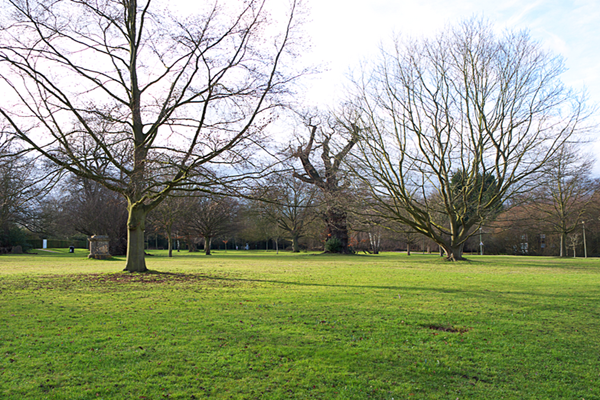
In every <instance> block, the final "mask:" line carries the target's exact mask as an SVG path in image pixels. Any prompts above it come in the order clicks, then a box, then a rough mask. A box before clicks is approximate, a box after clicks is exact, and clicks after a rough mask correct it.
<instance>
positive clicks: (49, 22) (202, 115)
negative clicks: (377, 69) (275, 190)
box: [0, 0, 297, 272]
mask: <svg viewBox="0 0 600 400" xmlns="http://www.w3.org/2000/svg"><path fill="white" fill-rule="evenodd" d="M170 5H172V3H170ZM3 7H4V9H5V10H6V13H5V14H3V15H4V16H5V19H4V20H3V23H2V24H3V25H2V29H1V30H0V77H1V81H0V82H1V86H2V90H3V92H4V93H5V96H4V98H3V100H2V102H1V103H0V116H1V117H3V119H4V120H5V122H6V123H7V124H8V125H9V126H10V130H11V132H12V134H13V135H14V136H16V137H18V138H19V139H21V141H22V142H23V143H24V144H25V145H26V146H27V147H28V148H29V149H32V150H33V151H35V152H37V153H39V154H42V155H44V156H45V157H46V158H47V159H49V160H51V161H52V162H54V163H55V164H57V165H59V166H61V167H62V168H64V169H66V170H68V171H70V172H72V173H74V174H76V175H78V176H80V177H83V178H86V179H91V180H94V181H96V182H99V183H101V184H102V185H104V186H105V187H107V188H109V189H111V190H113V191H115V192H117V193H120V194H121V195H123V196H124V197H125V198H126V199H127V204H128V206H127V207H128V212H129V218H128V223H127V224H128V246H127V264H126V268H125V270H126V271H130V272H143V271H145V270H146V264H145V260H144V229H145V221H146V215H147V214H148V212H149V211H150V210H152V209H153V208H155V207H156V206H157V205H158V204H160V203H161V202H162V201H163V200H164V199H165V198H166V196H167V195H168V194H169V192H171V191H172V190H174V189H176V188H178V187H180V186H183V185H185V186H186V187H194V190H196V189H198V187H200V188H204V190H209V191H210V190H213V189H214V187H215V185H222V184H225V183H227V182H231V181H236V180H237V179H239V178H240V173H247V171H249V170H250V169H251V168H250V167H249V166H248V165H245V166H244V169H240V170H236V169H235V168H233V167H231V165H232V163H237V162H239V163H244V162H247V157H248V155H249V154H250V153H251V152H253V151H254V150H253V149H254V148H255V146H256V145H257V143H258V142H259V141H260V137H261V130H262V128H263V127H264V126H265V125H266V124H267V123H268V122H269V121H270V119H271V117H272V115H271V113H270V112H269V111H270V110H271V109H272V107H275V106H276V105H278V104H280V102H281V98H280V95H281V94H282V93H283V92H284V91H285V90H286V88H287V87H288V83H289V82H290V80H291V79H292V78H293V74H292V73H291V72H290V69H289V68H287V69H286V70H285V71H287V72H286V73H285V74H284V73H282V71H284V69H283V68H282V63H283V62H284V61H283V58H285V57H286V56H287V55H288V53H287V50H288V49H289V48H290V44H291V42H292V41H294V38H293V37H292V36H291V34H292V32H294V25H295V21H296V20H295V14H296V13H297V10H296V2H295V1H292V2H291V8H290V12H289V13H288V14H287V16H286V18H271V17H270V15H269V13H267V9H266V7H267V6H266V1H265V0H248V1H243V2H241V1H240V2H235V1H225V0H224V1H222V2H219V1H215V2H211V3H210V4H205V3H201V4H197V5H196V7H198V8H199V9H201V10H202V12H201V13H200V14H199V15H191V16H187V17H185V18H184V17H179V16H177V15H173V14H171V13H169V12H168V10H167V3H165V2H160V1H158V0H156V1H152V0H139V1H138V0H89V1H78V0H55V1H46V0H5V1H4V2H3ZM277 32H278V33H277ZM98 159H101V160H104V161H105V163H106V164H107V165H108V168H106V169H104V170H102V171H98V170H97V169H96V168H95V167H94V166H95V163H94V160H98ZM223 164H226V165H227V168H225V172H223V173H221V174H219V171H220V170H221V169H218V168H216V167H215V166H218V165H223ZM238 171H242V172H238Z"/></svg>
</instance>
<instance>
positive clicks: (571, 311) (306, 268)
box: [0, 250, 600, 400]
mask: <svg viewBox="0 0 600 400" xmlns="http://www.w3.org/2000/svg"><path fill="white" fill-rule="evenodd" d="M57 251H59V252H58V253H44V254H42V252H41V251H38V253H39V254H38V255H10V256H1V257H0V355H1V358H0V398H1V399H19V400H20V399H155V400H158V399H164V398H170V399H171V398H172V399H205V398H217V399H303V398H316V399H452V400H454V399H457V398H458V399H502V398H504V399H586V400H589V399H600V260H598V259H585V260H584V259H576V260H574V259H565V260H559V259H553V258H537V257H493V256H489V257H488V256H483V257H479V256H472V257H470V258H471V261H470V262H463V263H447V262H443V261H441V260H440V259H439V257H437V256H435V255H420V254H413V255H412V256H410V257H408V256H406V255H405V254H383V255H355V256H336V255H318V254H300V255H292V254H289V253H280V254H279V255H275V254H274V253H264V252H242V251H239V252H236V251H229V252H227V253H223V252H217V253H216V254H215V255H213V256H211V257H207V256H204V255H202V254H197V253H196V254H189V253H183V252H181V253H176V255H175V257H174V258H172V259H169V258H167V257H165V253H164V252H155V256H154V257H148V258H147V264H148V267H149V268H150V269H151V270H153V272H152V273H150V274H143V275H130V274H126V273H122V272H120V271H121V270H122V269H123V267H124V262H123V259H118V258H117V259H115V260H110V261H100V260H88V259H87V258H85V256H86V254H87V253H86V252H85V251H84V250H77V252H76V253H75V254H68V253H66V251H65V250H57Z"/></svg>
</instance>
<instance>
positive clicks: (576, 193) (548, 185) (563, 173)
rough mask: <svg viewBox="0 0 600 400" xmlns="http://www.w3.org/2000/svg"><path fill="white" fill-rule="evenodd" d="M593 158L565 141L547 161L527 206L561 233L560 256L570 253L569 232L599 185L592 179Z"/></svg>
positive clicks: (556, 231) (579, 221)
mask: <svg viewBox="0 0 600 400" xmlns="http://www.w3.org/2000/svg"><path fill="white" fill-rule="evenodd" d="M592 167H593V159H592V158H590V157H589V156H588V155H586V154H585V153H582V152H581V150H580V149H577V148H576V147H575V146H572V145H569V144H565V145H563V146H562V147H561V148H560V149H559V151H558V152H557V153H556V155H555V157H554V158H553V159H552V160H551V161H550V162H549V163H548V165H547V168H545V170H544V174H543V176H542V177H540V183H541V185H540V186H539V188H537V190H535V191H534V192H533V193H532V195H531V198H530V201H529V204H528V205H527V207H526V208H528V209H529V210H532V211H534V213H533V214H534V215H538V216H539V218H540V220H541V222H542V223H544V224H545V225H546V226H547V227H549V228H550V229H549V230H550V231H551V232H555V233H558V234H559V236H560V252H559V255H560V256H561V257H566V255H567V246H568V243H567V235H569V234H570V233H571V232H573V231H574V230H575V229H577V228H578V227H579V224H580V223H581V220H582V218H583V215H584V214H585V212H586V208H587V205H588V203H589V202H590V201H591V200H592V195H593V193H594V190H595V189H596V187H597V183H596V182H594V181H593V180H592V179H591V178H590V175H591V170H592Z"/></svg>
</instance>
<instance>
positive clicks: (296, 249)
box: [292, 235, 300, 253]
mask: <svg viewBox="0 0 600 400" xmlns="http://www.w3.org/2000/svg"><path fill="white" fill-rule="evenodd" d="M292 252H293V253H300V245H299V244H298V236H297V235H294V236H292Z"/></svg>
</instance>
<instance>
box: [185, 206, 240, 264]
mask: <svg viewBox="0 0 600 400" xmlns="http://www.w3.org/2000/svg"><path fill="white" fill-rule="evenodd" d="M238 208H239V206H238V204H237V202H236V201H235V199H233V198H231V197H222V196H200V197H197V198H194V199H193V203H192V204H190V206H189V208H188V209H187V210H186V220H187V226H188V229H189V230H191V231H192V232H193V233H195V234H196V235H198V236H200V237H202V238H204V253H205V254H206V255H207V256H209V255H210V247H211V244H212V240H213V239H214V238H217V237H219V236H223V235H226V234H229V233H231V232H232V231H233V230H234V226H235V225H234V224H235V222H236V220H237V214H238V212H237V211H238Z"/></svg>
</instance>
